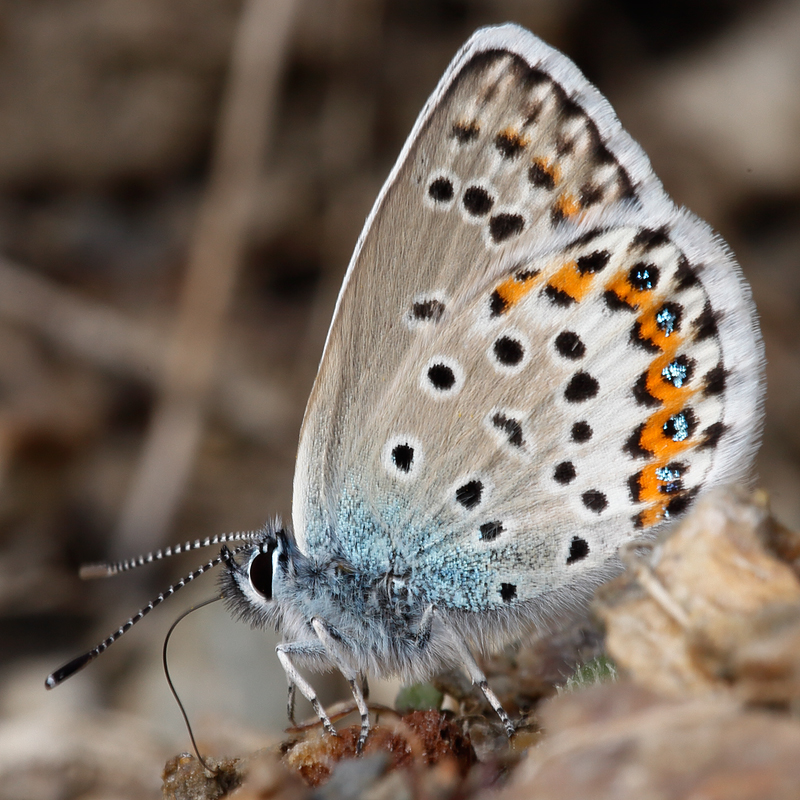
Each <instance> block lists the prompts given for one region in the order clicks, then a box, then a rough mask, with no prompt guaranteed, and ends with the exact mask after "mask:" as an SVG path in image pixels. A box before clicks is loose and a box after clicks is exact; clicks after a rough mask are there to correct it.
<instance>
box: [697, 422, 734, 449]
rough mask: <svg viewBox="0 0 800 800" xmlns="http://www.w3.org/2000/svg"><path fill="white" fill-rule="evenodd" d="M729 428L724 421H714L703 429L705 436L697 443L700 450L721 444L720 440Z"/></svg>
mask: <svg viewBox="0 0 800 800" xmlns="http://www.w3.org/2000/svg"><path fill="white" fill-rule="evenodd" d="M726 430H727V426H726V425H724V424H723V423H722V422H714V423H712V424H711V425H709V426H708V427H707V428H706V429H705V430H704V431H703V438H702V440H701V441H700V444H699V445H697V449H698V450H708V449H709V448H714V447H716V446H717V445H718V444H719V440H720V439H721V438H722V436H723V434H724V433H725V431H726Z"/></svg>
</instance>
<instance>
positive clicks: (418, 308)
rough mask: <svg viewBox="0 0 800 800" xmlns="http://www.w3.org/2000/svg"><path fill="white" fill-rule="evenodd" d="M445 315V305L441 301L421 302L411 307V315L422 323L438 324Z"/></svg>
mask: <svg viewBox="0 0 800 800" xmlns="http://www.w3.org/2000/svg"><path fill="white" fill-rule="evenodd" d="M443 314H444V303H442V302H441V301H439V300H435V299H431V300H421V301H420V302H418V303H414V304H413V305H412V306H411V315H412V316H413V317H414V319H416V320H419V321H420V322H438V321H439V320H440V319H441V318H442V315H443Z"/></svg>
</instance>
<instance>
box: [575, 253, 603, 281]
mask: <svg viewBox="0 0 800 800" xmlns="http://www.w3.org/2000/svg"><path fill="white" fill-rule="evenodd" d="M610 258H611V253H609V252H608V250H597V251H596V252H594V253H587V254H586V255H585V256H579V258H578V259H577V261H576V262H575V263H576V265H577V267H578V272H580V273H581V275H586V274H590V273H591V274H593V273H595V272H600V271H601V270H603V269H605V268H606V266H607V265H608V262H609V260H610Z"/></svg>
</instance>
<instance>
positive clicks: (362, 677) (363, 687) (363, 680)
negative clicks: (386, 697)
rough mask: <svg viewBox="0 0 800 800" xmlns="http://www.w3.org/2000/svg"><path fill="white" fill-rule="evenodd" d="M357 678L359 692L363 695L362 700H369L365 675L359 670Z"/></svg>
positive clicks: (367, 682)
mask: <svg viewBox="0 0 800 800" xmlns="http://www.w3.org/2000/svg"><path fill="white" fill-rule="evenodd" d="M358 679H359V680H360V681H361V694H363V695H364V700H367V701H368V700H369V681H367V676H366V675H365V674H364V673H363V672H360V673H359V674H358Z"/></svg>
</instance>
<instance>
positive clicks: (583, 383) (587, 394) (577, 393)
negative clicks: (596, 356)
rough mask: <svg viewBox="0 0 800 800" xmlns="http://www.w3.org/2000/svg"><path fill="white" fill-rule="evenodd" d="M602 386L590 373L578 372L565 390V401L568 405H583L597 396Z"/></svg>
mask: <svg viewBox="0 0 800 800" xmlns="http://www.w3.org/2000/svg"><path fill="white" fill-rule="evenodd" d="M599 391H600V384H599V383H598V382H597V379H596V378H593V377H592V376H591V375H590V374H589V373H588V372H576V373H575V374H574V375H573V376H572V377H571V378H570V381H569V383H568V384H567V388H566V389H564V399H565V400H566V401H567V402H568V403H583V402H585V401H586V400H591V399H592V398H593V397H596V396H597V393H598V392H599Z"/></svg>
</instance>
